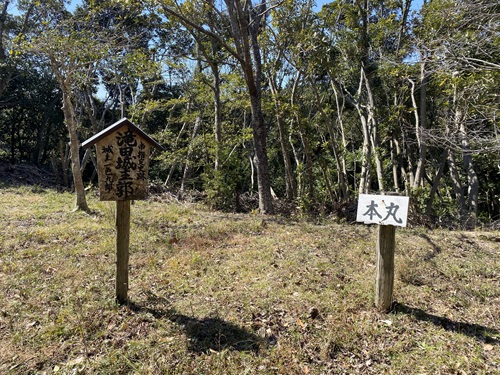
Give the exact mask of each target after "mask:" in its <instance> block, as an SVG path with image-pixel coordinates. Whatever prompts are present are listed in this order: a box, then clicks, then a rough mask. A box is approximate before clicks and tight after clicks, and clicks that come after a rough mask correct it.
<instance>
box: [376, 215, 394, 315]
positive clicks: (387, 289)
mask: <svg viewBox="0 0 500 375" xmlns="http://www.w3.org/2000/svg"><path fill="white" fill-rule="evenodd" d="M395 247H396V227H395V226H393V225H379V226H378V238H377V276H376V280H375V306H376V307H377V308H378V309H379V310H381V311H388V310H389V309H390V308H391V305H392V292H393V288H394V250H395Z"/></svg>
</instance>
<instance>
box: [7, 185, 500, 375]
mask: <svg viewBox="0 0 500 375" xmlns="http://www.w3.org/2000/svg"><path fill="white" fill-rule="evenodd" d="M88 199H89V205H90V207H91V209H92V210H93V212H92V213H91V214H85V213H82V212H72V208H73V204H74V196H73V195H71V194H68V193H57V192H55V191H51V190H50V189H33V188H3V189H0V225H1V227H2V231H1V232H0V373H2V374H4V373H5V374H26V373H44V372H45V373H64V374H66V373H67V374H69V373H72V374H73V373H74V374H76V373H83V374H103V373H136V374H245V373H246V374H257V373H258V374H339V373H347V374H359V373H368V374H381V373H387V374H415V373H436V374H437V373H441V374H456V373H467V374H469V373H477V374H490V373H491V374H492V373H494V372H495V371H496V369H498V366H499V361H500V348H499V340H500V334H499V329H500V327H499V322H498V316H500V288H499V273H500V270H499V266H498V265H499V264H500V255H499V247H500V243H499V242H498V238H499V234H500V233H498V232H449V231H432V232H427V231H425V230H423V229H421V228H415V229H399V230H398V231H397V250H396V282H395V292H394V297H395V299H396V301H397V304H396V305H395V309H394V310H393V312H392V313H389V314H385V313H380V312H378V311H377V310H376V309H375V308H374V307H373V301H372V300H373V288H374V277H375V250H374V248H375V237H376V233H375V230H374V228H373V227H370V226H365V225H340V224H335V223H333V222H328V221H327V220H323V221H322V222H321V223H320V224H314V223H310V222H306V221H291V220H289V219H284V218H279V217H264V216H260V215H254V214H251V215H240V214H227V213H221V212H215V211H211V210H209V209H207V208H205V207H204V206H201V205H195V204H170V203H168V204H167V203H164V202H162V201H161V199H155V200H151V201H141V202H135V203H134V204H133V205H132V206H131V243H130V270H129V277H130V290H129V298H130V304H129V305H128V306H118V305H116V304H115V301H114V298H115V295H114V278H115V241H116V238H115V236H116V234H115V230H114V221H115V218H114V215H115V204H114V202H99V201H98V200H97V199H96V198H95V196H94V195H93V194H89V197H88Z"/></svg>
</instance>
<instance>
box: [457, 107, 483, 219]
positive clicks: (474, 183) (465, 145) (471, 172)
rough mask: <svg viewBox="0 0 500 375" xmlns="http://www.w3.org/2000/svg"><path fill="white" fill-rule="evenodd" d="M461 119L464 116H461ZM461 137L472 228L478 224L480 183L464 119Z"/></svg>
mask: <svg viewBox="0 0 500 375" xmlns="http://www.w3.org/2000/svg"><path fill="white" fill-rule="evenodd" d="M460 117H462V116H461V115H460ZM460 137H461V138H462V161H463V166H464V169H465V171H466V172H467V185H468V189H467V210H468V213H469V217H468V224H469V225H471V226H472V227H475V226H476V224H477V208H478V207H477V206H478V195H479V181H478V178H477V173H476V171H475V169H474V163H473V162H472V155H471V153H470V151H471V150H470V143H469V139H468V134H467V129H466V126H465V122H464V121H463V119H462V121H460Z"/></svg>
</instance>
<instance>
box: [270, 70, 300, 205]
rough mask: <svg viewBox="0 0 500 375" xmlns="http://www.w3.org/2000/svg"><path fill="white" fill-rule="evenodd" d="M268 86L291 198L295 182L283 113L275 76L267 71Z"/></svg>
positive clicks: (288, 193)
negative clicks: (274, 111)
mask: <svg viewBox="0 0 500 375" xmlns="http://www.w3.org/2000/svg"><path fill="white" fill-rule="evenodd" d="M268 75H269V87H270V88H271V94H272V95H273V101H274V107H275V110H276V122H277V124H278V132H279V138H280V147H281V155H282V157H283V164H284V167H285V184H286V197H287V199H289V200H292V199H294V198H295V197H296V195H297V184H296V181H295V177H294V175H293V169H292V163H291V161H290V153H289V151H288V136H287V131H286V127H285V123H284V121H283V114H282V109H281V104H280V100H279V96H278V88H277V87H276V80H275V77H274V76H273V75H272V74H271V73H270V72H269V73H268Z"/></svg>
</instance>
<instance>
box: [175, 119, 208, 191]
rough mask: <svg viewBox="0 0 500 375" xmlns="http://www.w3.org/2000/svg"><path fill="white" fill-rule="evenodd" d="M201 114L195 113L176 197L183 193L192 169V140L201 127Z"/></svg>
mask: <svg viewBox="0 0 500 375" xmlns="http://www.w3.org/2000/svg"><path fill="white" fill-rule="evenodd" d="M201 123H202V121H201V114H200V113H198V114H197V115H196V120H195V121H194V127H193V132H192V134H191V142H190V144H189V147H188V152H187V155H186V164H185V166H184V173H183V175H182V181H181V188H180V189H179V194H178V199H182V196H183V194H184V190H185V188H186V184H187V181H188V180H189V178H190V177H191V171H192V169H193V168H192V159H193V153H194V147H193V142H194V141H195V139H196V137H197V136H198V132H199V130H200V128H201Z"/></svg>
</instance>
